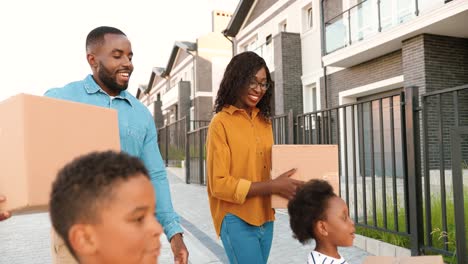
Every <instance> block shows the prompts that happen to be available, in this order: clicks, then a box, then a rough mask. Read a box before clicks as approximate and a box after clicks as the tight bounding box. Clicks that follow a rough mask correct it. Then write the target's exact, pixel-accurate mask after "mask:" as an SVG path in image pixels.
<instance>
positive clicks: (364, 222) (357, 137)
mask: <svg viewBox="0 0 468 264" xmlns="http://www.w3.org/2000/svg"><path fill="white" fill-rule="evenodd" d="M402 102H403V94H395V95H392V96H387V97H382V98H378V99H374V100H367V101H362V102H357V103H352V104H347V105H341V106H339V107H335V108H331V109H326V110H321V111H316V112H312V113H306V114H301V115H298V116H297V118H296V120H297V121H296V125H297V127H296V144H337V145H338V146H339V160H340V164H339V165H340V193H341V196H342V197H343V199H345V201H346V202H347V204H348V206H349V208H350V215H351V216H352V217H353V219H354V221H355V223H356V225H357V226H361V227H366V228H371V229H376V230H382V231H385V232H389V233H395V234H398V235H401V236H403V237H409V227H408V225H409V223H408V205H407V204H406V203H405V201H407V196H408V188H407V182H406V179H407V175H406V169H405V157H404V155H403V152H404V148H403V146H404V144H403V142H404V141H405V135H404V131H403V130H402V127H404V118H403V117H402V115H403V113H404V111H405V110H404V105H402Z"/></svg>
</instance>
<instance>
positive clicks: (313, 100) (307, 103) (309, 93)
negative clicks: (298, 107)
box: [304, 83, 317, 113]
mask: <svg viewBox="0 0 468 264" xmlns="http://www.w3.org/2000/svg"><path fill="white" fill-rule="evenodd" d="M315 111H317V88H316V86H315V83H314V84H310V85H306V86H305V87H304V113H310V112H315Z"/></svg>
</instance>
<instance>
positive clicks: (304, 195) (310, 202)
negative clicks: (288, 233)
mask: <svg viewBox="0 0 468 264" xmlns="http://www.w3.org/2000/svg"><path fill="white" fill-rule="evenodd" d="M334 196H336V194H335V193H333V187H332V186H331V185H330V184H329V183H328V182H327V181H324V180H310V181H308V182H307V183H305V184H304V185H303V186H302V187H300V188H299V189H298V191H297V193H296V196H294V198H293V199H292V200H290V201H289V203H288V213H289V225H290V226H291V229H292V231H293V233H294V238H296V239H297V240H299V242H301V243H302V244H305V243H307V242H308V241H309V240H310V239H315V238H316V236H315V234H314V227H315V224H316V223H317V222H318V221H319V220H325V210H326V209H327V208H328V200H329V199H330V198H332V197H334Z"/></svg>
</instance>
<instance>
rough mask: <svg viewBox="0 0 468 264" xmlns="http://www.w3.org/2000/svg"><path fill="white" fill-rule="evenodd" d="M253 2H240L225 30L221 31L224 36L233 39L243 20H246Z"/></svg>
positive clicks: (249, 0) (253, 0) (251, 0)
mask: <svg viewBox="0 0 468 264" xmlns="http://www.w3.org/2000/svg"><path fill="white" fill-rule="evenodd" d="M254 2H255V0H240V2H239V4H238V5H237V8H236V11H235V12H234V15H233V16H232V18H231V20H230V21H229V24H228V26H227V28H226V29H225V30H224V31H223V34H224V35H225V36H229V37H235V36H236V35H237V33H239V30H240V27H241V26H242V24H244V20H245V19H246V18H247V15H248V14H249V12H250V8H252V5H253V3H254Z"/></svg>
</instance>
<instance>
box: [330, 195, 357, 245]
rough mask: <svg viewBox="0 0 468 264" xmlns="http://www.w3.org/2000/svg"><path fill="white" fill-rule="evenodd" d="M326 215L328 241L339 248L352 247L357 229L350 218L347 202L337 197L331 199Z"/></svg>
mask: <svg viewBox="0 0 468 264" xmlns="http://www.w3.org/2000/svg"><path fill="white" fill-rule="evenodd" d="M325 215H326V220H325V221H324V222H325V225H326V230H327V233H328V238H327V239H328V240H329V241H330V242H331V243H332V244H334V245H335V246H338V247H350V246H352V245H353V240H354V232H355V231H356V229H355V228H354V221H353V220H351V218H350V217H349V213H348V206H347V205H346V203H345V201H343V199H341V198H340V197H337V196H334V197H332V198H330V199H329V200H328V208H327V209H326V212H325Z"/></svg>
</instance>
